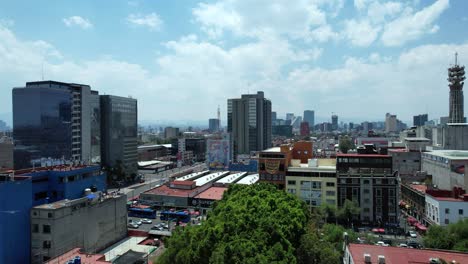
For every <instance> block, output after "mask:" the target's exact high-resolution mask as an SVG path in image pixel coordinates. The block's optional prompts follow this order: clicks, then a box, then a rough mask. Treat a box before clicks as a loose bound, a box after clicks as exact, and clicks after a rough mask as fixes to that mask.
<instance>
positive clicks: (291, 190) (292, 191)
mask: <svg viewBox="0 0 468 264" xmlns="http://www.w3.org/2000/svg"><path fill="white" fill-rule="evenodd" d="M288 193H292V194H296V189H288Z"/></svg>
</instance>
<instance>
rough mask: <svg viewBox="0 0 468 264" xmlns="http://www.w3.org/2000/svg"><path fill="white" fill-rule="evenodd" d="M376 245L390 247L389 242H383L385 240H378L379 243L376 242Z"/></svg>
mask: <svg viewBox="0 0 468 264" xmlns="http://www.w3.org/2000/svg"><path fill="white" fill-rule="evenodd" d="M375 245H376V246H382V247H388V244H387V243H385V242H383V241H378V242H377V243H375Z"/></svg>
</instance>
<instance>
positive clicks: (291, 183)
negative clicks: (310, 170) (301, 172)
mask: <svg viewBox="0 0 468 264" xmlns="http://www.w3.org/2000/svg"><path fill="white" fill-rule="evenodd" d="M288 184H289V185H296V181H288Z"/></svg>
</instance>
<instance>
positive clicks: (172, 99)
mask: <svg viewBox="0 0 468 264" xmlns="http://www.w3.org/2000/svg"><path fill="white" fill-rule="evenodd" d="M467 10H468V1H464V0H452V1H449V0H413V1H412V0H404V1H392V2H385V1H378V0H354V1H351V0H310V1H306V0H295V1H290V0H257V1H251V0H244V1H236V0H218V1H202V2H199V1H193V0H185V1H150V0H147V1H143V0H133V1H59V0H56V1H23V0H17V1H1V2H0V119H1V118H2V117H3V119H7V121H9V120H8V119H9V118H8V117H9V115H11V89H12V87H17V86H22V85H24V84H25V82H26V81H35V80H41V79H42V77H41V75H42V68H43V69H44V79H46V80H56V81H63V82H76V83H84V84H90V85H91V86H92V88H93V89H95V90H98V91H99V92H100V93H101V94H115V95H120V96H128V95H131V96H132V97H134V98H137V99H138V107H139V119H140V120H146V121H151V120H196V121H199V120H205V119H208V118H210V117H214V116H215V115H216V108H217V105H218V104H219V105H220V106H221V112H222V118H223V119H224V120H225V119H226V118H225V116H226V115H225V113H226V99H228V98H232V97H238V96H240V95H241V94H242V93H247V92H249V91H250V92H255V91H257V90H262V91H264V92H265V95H266V97H268V98H270V99H271V100H272V103H273V110H274V111H277V112H278V115H279V117H282V116H283V115H284V114H285V113H286V112H293V113H295V114H296V115H302V112H303V111H304V110H306V109H311V110H315V111H316V116H318V117H324V118H325V117H327V118H328V117H329V116H330V115H331V113H332V112H335V113H337V114H338V115H339V116H340V120H345V121H349V120H352V121H358V120H362V121H363V120H375V121H377V120H383V119H384V116H385V113H386V112H391V113H394V114H397V115H398V117H399V118H400V119H402V120H411V119H412V118H411V117H412V115H415V114H420V113H426V112H427V113H429V118H430V119H432V118H438V117H440V116H444V115H448V87H447V81H446V78H447V67H448V66H449V65H450V64H453V63H454V53H455V52H458V53H459V61H460V62H461V63H462V64H467V65H468V12H467ZM465 97H468V95H466V96H465ZM465 101H466V100H465ZM465 105H466V103H465ZM467 108H468V107H467ZM465 113H466V109H465ZM319 119H320V118H319Z"/></svg>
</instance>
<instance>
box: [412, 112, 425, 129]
mask: <svg viewBox="0 0 468 264" xmlns="http://www.w3.org/2000/svg"><path fill="white" fill-rule="evenodd" d="M427 120H428V117H427V114H422V115H417V116H413V126H424V124H425V123H426V122H427Z"/></svg>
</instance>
